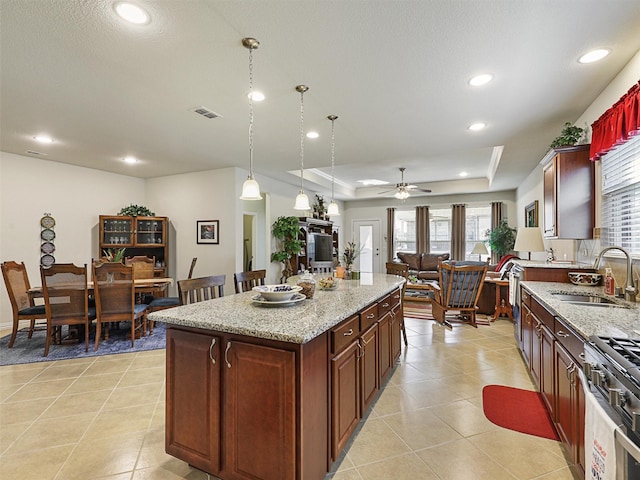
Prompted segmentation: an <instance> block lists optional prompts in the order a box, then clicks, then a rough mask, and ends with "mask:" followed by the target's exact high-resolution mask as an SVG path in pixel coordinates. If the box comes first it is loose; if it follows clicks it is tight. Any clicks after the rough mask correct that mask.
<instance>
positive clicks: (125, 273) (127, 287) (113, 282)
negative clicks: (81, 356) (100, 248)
mask: <svg viewBox="0 0 640 480" xmlns="http://www.w3.org/2000/svg"><path fill="white" fill-rule="evenodd" d="M133 275H134V267H133V265H123V264H121V263H103V264H101V265H94V266H93V290H94V295H95V299H96V315H97V318H96V342H95V350H97V349H98V345H99V343H100V337H101V330H102V324H103V323H111V322H131V346H132V347H133V345H134V341H135V334H136V330H142V332H143V334H144V332H146V327H147V326H146V309H147V306H146V305H145V304H136V301H135V298H136V297H135V285H134V282H133Z"/></svg>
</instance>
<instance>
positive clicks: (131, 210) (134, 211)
mask: <svg viewBox="0 0 640 480" xmlns="http://www.w3.org/2000/svg"><path fill="white" fill-rule="evenodd" d="M118 215H124V216H129V217H153V216H155V213H153V212H152V211H151V210H149V209H148V208H147V207H144V206H142V205H134V204H131V205H129V206H128V207H122V208H121V209H120V211H119V212H118Z"/></svg>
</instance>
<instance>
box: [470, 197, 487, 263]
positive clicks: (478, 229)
mask: <svg viewBox="0 0 640 480" xmlns="http://www.w3.org/2000/svg"><path fill="white" fill-rule="evenodd" d="M465 218H466V225H467V231H466V236H467V238H466V239H465V260H478V254H477V253H476V254H473V255H472V254H471V251H472V250H473V248H474V247H475V246H476V244H477V243H484V242H483V240H484V239H485V233H486V231H487V230H490V229H491V205H486V206H480V207H467V212H466V216H465ZM487 250H489V246H488V245H487ZM482 260H486V255H485V257H484V258H482Z"/></svg>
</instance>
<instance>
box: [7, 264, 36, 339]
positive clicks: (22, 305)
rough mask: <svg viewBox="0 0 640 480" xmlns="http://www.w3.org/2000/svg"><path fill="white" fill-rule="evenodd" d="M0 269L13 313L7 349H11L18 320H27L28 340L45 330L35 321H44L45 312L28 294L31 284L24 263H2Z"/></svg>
mask: <svg viewBox="0 0 640 480" xmlns="http://www.w3.org/2000/svg"><path fill="white" fill-rule="evenodd" d="M0 267H1V268H2V278H3V279H4V284H5V287H6V288H7V293H8V295H9V302H10V303H11V310H12V312H13V327H12V331H11V338H10V339H9V348H11V347H13V343H14V342H15V340H16V335H17V334H18V327H19V323H20V320H29V322H30V324H29V338H31V337H32V336H33V332H34V331H36V330H43V329H46V325H42V324H41V325H39V326H37V325H36V320H38V319H46V312H45V308H44V305H35V303H34V301H33V298H32V297H31V296H30V295H29V293H28V292H29V289H30V288H31V284H30V283H29V276H28V275H27V267H25V265H24V262H20V263H18V262H14V261H8V262H2V265H0Z"/></svg>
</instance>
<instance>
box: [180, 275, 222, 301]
mask: <svg viewBox="0 0 640 480" xmlns="http://www.w3.org/2000/svg"><path fill="white" fill-rule="evenodd" d="M226 281H227V276H226V275H211V276H209V277H200V278H188V279H186V280H178V296H179V297H180V303H181V305H188V304H190V303H196V302H202V301H204V300H212V299H214V298H220V297H224V284H225V282H226Z"/></svg>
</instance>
